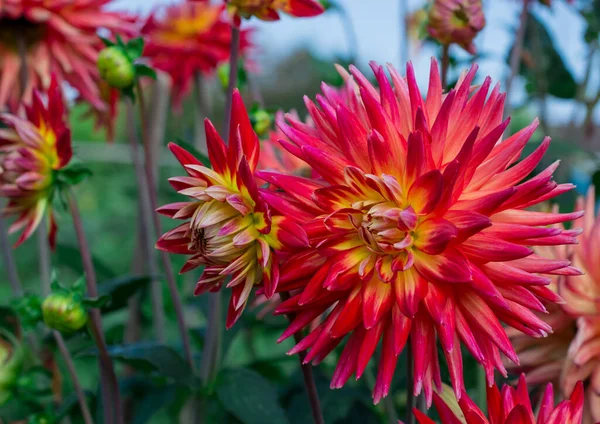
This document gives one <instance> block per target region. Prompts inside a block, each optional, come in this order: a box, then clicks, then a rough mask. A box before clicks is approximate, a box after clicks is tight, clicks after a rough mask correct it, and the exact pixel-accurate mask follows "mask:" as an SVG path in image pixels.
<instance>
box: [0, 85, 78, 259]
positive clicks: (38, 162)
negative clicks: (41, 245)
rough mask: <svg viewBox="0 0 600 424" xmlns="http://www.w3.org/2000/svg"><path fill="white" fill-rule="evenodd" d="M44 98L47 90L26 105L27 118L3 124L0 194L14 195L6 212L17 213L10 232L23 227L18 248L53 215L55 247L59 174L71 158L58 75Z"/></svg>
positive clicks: (51, 230) (51, 225)
mask: <svg viewBox="0 0 600 424" xmlns="http://www.w3.org/2000/svg"><path fill="white" fill-rule="evenodd" d="M45 97H47V101H46V102H44V97H43V95H42V93H40V92H38V91H37V90H35V91H34V93H33V102H32V104H31V106H30V107H26V108H25V112H26V115H27V119H22V118H19V117H17V116H14V115H9V114H4V115H0V119H1V120H2V121H3V122H4V123H5V124H6V125H7V126H8V128H0V195H2V196H3V197H6V198H7V199H8V204H7V205H6V207H5V208H4V211H3V213H4V214H5V215H15V216H16V220H15V221H14V222H13V223H12V225H11V226H10V228H9V230H8V231H9V233H13V232H16V231H19V230H21V229H22V230H23V231H22V233H21V236H20V237H19V239H18V240H17V242H16V245H15V247H16V246H18V245H19V244H21V243H23V242H24V241H25V240H27V238H29V236H31V234H32V233H33V232H34V231H35V229H36V228H37V227H38V225H39V223H40V221H41V220H42V218H43V217H44V215H45V214H46V215H48V216H49V220H48V222H49V234H48V238H49V242H50V245H51V246H52V247H53V246H54V242H55V237H56V224H55V221H54V216H53V214H52V208H51V202H52V196H53V193H54V188H55V184H54V183H55V172H56V171H58V170H60V169H63V168H64V167H65V166H67V164H68V163H69V161H70V160H71V156H72V150H71V131H70V130H69V128H68V127H67V125H66V117H65V108H64V105H63V98H62V93H61V90H60V87H59V85H58V83H57V81H56V80H55V79H54V78H53V79H52V81H51V83H50V88H49V90H48V93H47V96H45Z"/></svg>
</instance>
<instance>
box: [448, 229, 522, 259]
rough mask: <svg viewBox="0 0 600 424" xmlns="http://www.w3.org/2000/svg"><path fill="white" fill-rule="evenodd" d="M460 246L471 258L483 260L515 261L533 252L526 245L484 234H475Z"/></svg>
mask: <svg viewBox="0 0 600 424" xmlns="http://www.w3.org/2000/svg"><path fill="white" fill-rule="evenodd" d="M460 248H461V251H462V252H464V253H465V254H466V255H467V256H468V257H469V258H472V259H475V260H478V261H483V262H490V261H491V262H505V261H513V260H516V259H521V258H524V257H526V256H529V255H531V254H532V253H533V250H531V249H530V248H528V247H526V246H521V245H519V244H514V243H510V242H507V241H505V240H502V239H499V238H497V237H489V236H486V235H482V234H475V235H474V236H472V237H471V238H470V239H468V240H466V241H465V242H463V243H462V244H461V247H460Z"/></svg>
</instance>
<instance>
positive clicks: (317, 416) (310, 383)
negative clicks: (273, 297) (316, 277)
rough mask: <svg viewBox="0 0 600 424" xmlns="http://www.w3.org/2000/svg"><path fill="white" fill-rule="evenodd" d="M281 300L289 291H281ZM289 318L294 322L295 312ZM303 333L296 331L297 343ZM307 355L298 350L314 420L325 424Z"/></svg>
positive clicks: (285, 298)
mask: <svg viewBox="0 0 600 424" xmlns="http://www.w3.org/2000/svg"><path fill="white" fill-rule="evenodd" d="M280 296H281V300H282V301H286V300H287V299H289V298H290V294H289V292H282V293H280ZM287 317H288V320H289V321H290V322H292V321H293V320H294V316H293V314H288V316H287ZM302 339H303V335H302V330H298V331H297V332H296V333H294V340H295V342H296V344H298V343H300V341H302ZM305 357H306V352H305V351H302V352H298V359H299V360H300V368H302V375H303V377H304V386H305V387H306V394H307V395H308V400H309V401H310V409H311V412H312V417H313V421H314V423H315V424H325V419H324V418H323V411H322V410H321V402H320V400H319V393H318V392H317V386H316V384H315V379H314V376H313V372H312V365H311V364H305V363H304V358H305Z"/></svg>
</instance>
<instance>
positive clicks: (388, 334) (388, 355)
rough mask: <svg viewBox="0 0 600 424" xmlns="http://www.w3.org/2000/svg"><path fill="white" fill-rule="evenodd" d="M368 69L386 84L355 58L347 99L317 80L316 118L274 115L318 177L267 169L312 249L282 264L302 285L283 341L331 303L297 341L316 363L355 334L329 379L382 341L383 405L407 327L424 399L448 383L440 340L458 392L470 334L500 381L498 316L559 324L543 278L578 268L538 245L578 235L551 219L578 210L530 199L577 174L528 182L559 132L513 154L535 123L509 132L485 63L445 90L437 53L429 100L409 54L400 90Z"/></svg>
mask: <svg viewBox="0 0 600 424" xmlns="http://www.w3.org/2000/svg"><path fill="white" fill-rule="evenodd" d="M372 68H373V70H374V73H375V76H376V79H377V81H378V84H379V89H378V90H377V89H376V88H375V87H374V86H373V85H371V83H370V82H369V81H368V80H367V79H366V78H365V77H364V76H363V75H362V74H361V73H360V72H359V71H358V70H357V69H356V68H353V67H352V68H351V74H352V78H353V79H354V81H355V82H353V81H352V79H351V78H350V77H348V81H347V85H348V87H349V89H348V90H347V91H346V93H347V94H348V95H347V96H346V98H345V99H344V97H342V96H340V94H339V93H338V91H336V90H333V89H332V88H330V87H328V86H326V85H324V86H323V94H322V95H318V96H317V104H314V103H313V102H311V101H307V107H308V112H309V114H310V116H311V118H312V120H313V122H314V123H315V127H314V128H311V127H308V126H306V125H305V124H303V123H302V122H299V121H296V120H294V119H288V123H287V124H285V123H280V128H281V130H282V131H283V132H284V133H285V134H286V136H287V137H289V139H290V142H285V141H284V142H283V145H284V146H285V147H286V149H287V150H288V151H290V152H292V153H293V154H295V155H296V156H297V157H299V158H301V159H303V160H304V161H306V162H307V163H308V164H309V165H310V166H311V167H312V169H314V170H315V171H316V172H317V173H318V174H319V175H320V176H321V177H322V180H313V179H307V178H301V177H297V176H291V175H285V174H281V173H273V172H260V173H258V176H259V177H260V178H262V179H264V180H265V181H268V182H270V183H271V184H272V185H274V186H276V187H277V188H278V189H279V191H276V190H273V189H271V188H270V189H266V190H264V191H263V196H264V198H265V199H266V200H267V202H268V203H269V204H270V205H271V206H272V207H273V208H274V209H275V210H277V211H278V212H280V213H282V214H283V215H285V216H291V217H295V218H296V219H298V220H299V222H301V224H302V225H303V228H304V229H305V230H306V232H307V234H308V236H309V240H310V244H311V246H312V248H311V249H305V250H304V251H301V252H299V253H297V254H295V255H293V256H292V257H290V258H289V260H288V261H287V262H286V263H285V264H283V265H282V269H281V280H280V284H279V288H278V290H282V291H288V290H292V289H298V288H301V289H302V291H301V293H300V294H297V295H295V296H293V297H292V298H290V299H289V300H288V301H286V302H283V303H282V305H281V306H280V307H279V308H278V309H277V312H278V313H293V314H295V316H296V318H295V320H294V321H293V323H292V324H291V325H290V326H289V328H288V329H287V330H286V331H285V333H284V334H283V335H282V337H281V339H282V340H283V339H285V338H287V337H289V336H291V335H292V334H294V333H295V332H296V331H298V330H299V329H301V328H303V327H305V326H306V325H307V324H308V323H309V322H310V321H312V320H313V319H314V318H315V317H317V316H319V315H321V314H324V313H325V314H326V318H325V319H324V321H323V323H322V324H321V325H320V326H319V327H318V328H317V329H316V330H314V331H312V332H311V333H310V334H309V335H308V336H307V337H305V338H304V339H303V340H302V342H300V343H299V344H298V345H297V346H296V347H294V348H293V349H292V351H291V352H299V351H302V350H306V349H309V352H308V354H307V356H306V359H305V360H306V361H307V362H310V361H312V362H313V363H319V362H320V361H322V360H323V359H324V358H325V357H326V356H327V355H328V354H329V353H330V352H331V351H332V350H333V349H334V348H335V347H336V346H337V345H338V344H340V343H341V342H342V341H343V340H344V339H345V338H346V336H349V338H348V341H347V343H346V345H345V347H344V349H343V352H342V354H341V357H340V359H339V361H338V365H337V369H336V371H335V373H334V375H333V380H332V383H331V387H332V388H338V387H341V386H343V385H344V383H345V382H346V381H347V380H348V378H349V377H350V376H351V375H352V374H354V373H355V374H356V376H357V377H360V376H361V375H362V374H363V372H364V370H365V368H366V366H367V364H368V362H369V360H370V358H371V356H372V355H373V353H374V352H375V348H376V346H377V344H378V343H379V341H380V340H382V341H383V344H382V349H381V355H382V356H381V360H380V366H379V373H378V375H377V381H376V385H375V389H374V399H375V402H378V401H379V400H380V399H381V398H382V397H383V396H385V395H386V394H387V393H388V391H389V387H390V383H391V380H392V376H393V373H394V369H395V367H396V362H397V358H398V355H399V354H400V352H401V351H402V350H403V349H404V347H405V344H406V342H407V340H408V336H409V335H410V340H411V346H410V348H411V349H412V351H413V356H414V358H415V364H414V387H415V394H418V393H420V392H421V390H424V391H425V395H426V397H427V400H428V402H431V399H432V394H433V388H434V385H435V386H437V387H439V386H440V385H441V377H440V365H439V360H438V349H437V341H438V339H439V341H440V343H441V347H442V349H441V352H443V355H444V356H445V357H446V362H447V363H448V369H449V373H450V377H451V380H452V384H453V386H454V390H455V392H456V396H457V397H460V395H461V393H462V392H463V388H464V382H463V363H462V353H461V344H464V345H465V347H466V348H467V349H468V350H469V352H470V353H471V354H472V355H473V357H474V358H475V359H476V360H477V361H478V362H479V363H481V364H482V365H483V366H484V368H485V371H486V375H487V380H488V383H489V384H492V383H493V381H494V369H498V370H499V371H500V372H501V373H502V374H504V375H506V370H505V369H504V366H503V365H502V360H501V355H500V353H501V352H502V353H504V354H505V355H506V356H508V357H509V358H510V359H511V360H513V361H515V362H517V361H518V359H517V355H516V354H515V351H514V349H513V347H512V345H511V343H510V340H509V339H508V337H507V335H506V332H505V330H504V328H503V326H502V324H501V321H503V322H504V323H506V324H508V325H509V326H512V327H515V328H517V329H520V330H521V331H523V332H525V333H527V334H530V335H532V336H535V337H544V336H546V335H547V334H548V333H549V332H551V331H552V329H551V327H550V326H549V325H548V324H546V323H545V322H543V321H542V320H541V319H539V317H537V316H536V315H535V314H534V311H539V310H542V308H543V306H542V305H541V303H540V299H545V300H548V301H555V300H556V295H555V294H554V293H553V292H552V291H551V290H550V289H548V288H547V287H545V285H546V284H548V283H549V281H550V280H549V279H548V278H547V277H545V276H543V275H540V274H556V273H564V272H566V271H565V269H568V270H570V268H569V263H568V261H561V260H555V259H551V258H543V257H540V256H537V255H535V254H533V251H532V249H531V248H530V246H536V245H561V244H570V243H575V242H576V239H575V235H576V234H577V231H572V230H561V229H557V228H553V227H548V224H552V223H557V222H564V221H568V220H571V219H574V218H577V217H579V216H581V212H575V213H571V214H558V213H541V212H533V211H529V210H526V208H529V207H530V206H532V205H535V204H538V203H540V202H543V201H545V200H547V199H550V198H553V197H555V196H557V195H559V194H561V193H564V192H566V191H568V190H570V189H571V188H572V185H570V184H561V185H559V184H557V183H556V182H554V181H553V179H552V174H553V172H554V170H555V169H556V167H557V166H558V163H555V164H553V165H552V166H550V167H549V168H547V169H546V170H544V171H543V172H542V173H540V174H539V175H537V176H535V177H533V178H531V179H529V180H525V178H526V177H527V176H528V175H529V174H530V173H531V172H532V171H533V170H534V168H535V167H536V165H537V164H538V163H539V161H540V159H541V158H542V156H543V155H544V153H545V151H546V149H547V148H548V146H549V143H550V140H549V139H545V140H544V142H543V143H542V144H541V146H540V147H539V148H538V149H537V150H536V151H535V152H534V153H533V154H531V155H530V156H529V157H527V158H526V159H524V160H522V161H520V162H519V157H520V155H521V152H522V151H523V148H524V147H525V145H526V143H527V141H528V140H529V138H530V137H531V135H532V134H533V132H534V131H535V129H536V128H537V125H538V124H537V121H536V122H534V123H532V124H531V125H530V126H528V127H527V128H525V129H523V130H521V131H519V132H518V133H516V134H515V135H513V136H511V137H509V138H507V139H505V140H502V139H501V137H502V134H503V133H504V131H505V129H506V127H507V125H508V122H509V121H508V120H506V121H504V122H502V115H503V110H504V100H505V95H504V94H501V93H500V92H499V87H498V86H496V87H495V88H494V89H493V90H491V92H490V88H491V87H490V85H491V80H490V78H486V79H485V81H484V82H483V84H481V85H480V86H479V87H477V88H473V87H472V86H471V82H472V81H473V79H474V77H475V72H476V67H473V68H471V70H470V71H469V72H468V73H466V74H465V75H464V76H463V78H461V80H460V81H459V83H458V85H457V87H456V89H453V90H451V91H450V92H449V93H447V94H444V93H442V87H441V81H440V78H439V74H438V68H437V64H436V63H435V61H434V62H433V63H432V67H431V75H430V82H429V91H428V93H427V97H426V98H423V97H422V96H421V93H420V91H419V88H418V86H417V84H416V81H415V75H414V71H413V68H412V66H411V65H410V64H409V66H408V67H407V76H406V78H403V77H401V76H400V75H399V74H398V72H397V71H396V70H395V69H394V68H393V67H391V66H390V67H388V71H389V72H390V74H391V77H392V83H393V86H392V84H390V81H388V79H387V77H386V75H385V72H384V70H383V68H382V67H381V66H377V65H375V64H372ZM341 100H344V101H341Z"/></svg>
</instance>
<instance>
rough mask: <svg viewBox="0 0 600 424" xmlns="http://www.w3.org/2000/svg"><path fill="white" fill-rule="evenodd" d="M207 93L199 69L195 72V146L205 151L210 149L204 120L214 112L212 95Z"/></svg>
mask: <svg viewBox="0 0 600 424" xmlns="http://www.w3.org/2000/svg"><path fill="white" fill-rule="evenodd" d="M207 94H208V93H207V90H206V83H205V81H204V78H203V77H202V74H201V73H200V72H199V71H198V72H196V73H195V74H194V106H195V107H194V113H195V116H194V146H196V149H198V150H199V151H201V152H203V153H206V152H207V151H208V149H207V147H206V135H205V134H204V122H203V121H204V118H208V117H209V116H210V115H211V112H212V105H211V102H210V97H209V96H208V95H207Z"/></svg>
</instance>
